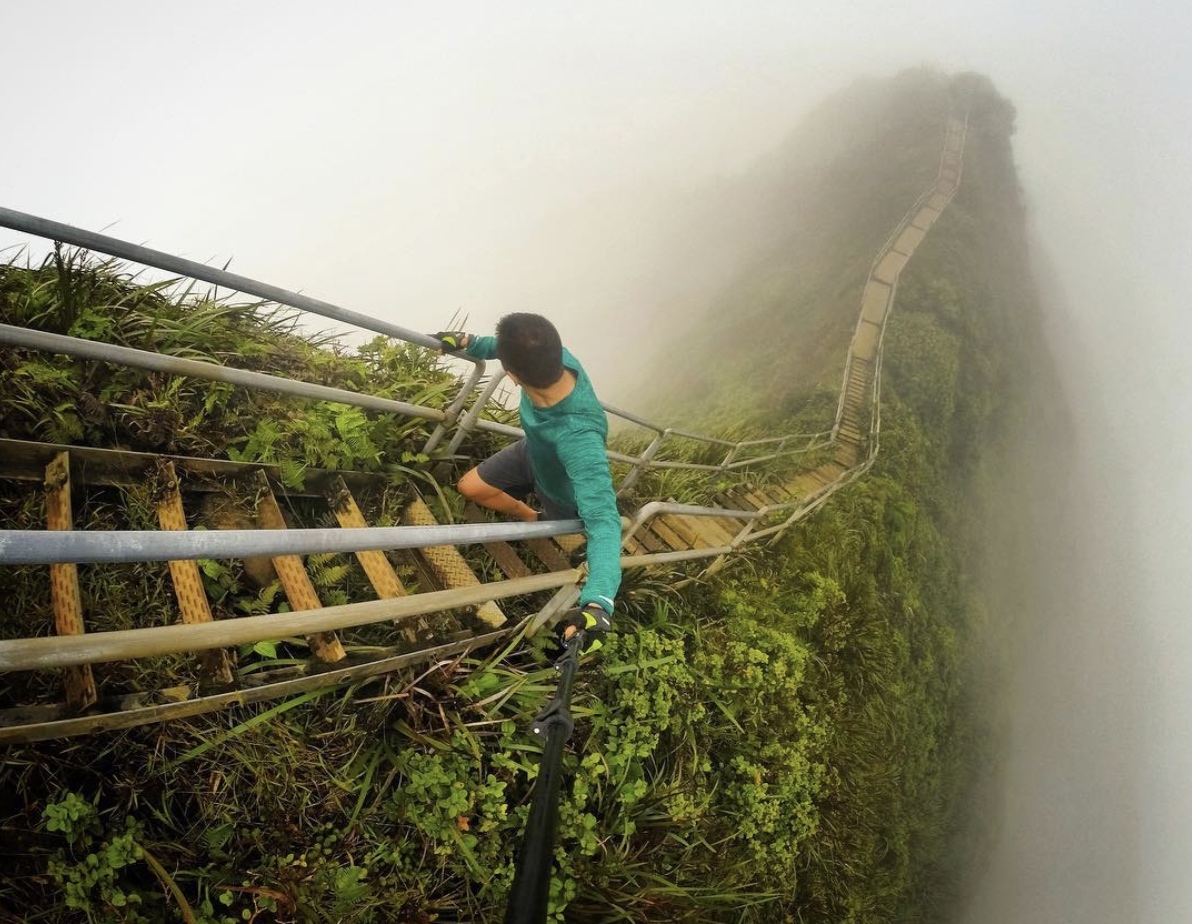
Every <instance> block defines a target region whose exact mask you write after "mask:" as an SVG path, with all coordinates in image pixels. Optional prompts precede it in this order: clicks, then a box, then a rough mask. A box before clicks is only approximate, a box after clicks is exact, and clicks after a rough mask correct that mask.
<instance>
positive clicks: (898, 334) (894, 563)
mask: <svg viewBox="0 0 1192 924" xmlns="http://www.w3.org/2000/svg"><path fill="white" fill-rule="evenodd" d="M949 107H951V109H952V110H953V111H959V112H961V113H967V115H968V122H969V131H968V136H967V143H966V149H965V161H964V180H963V183H962V187H961V190H960V192H959V194H958V195H957V197H956V198H955V199H954V200H953V202H952V204H951V205H950V206H949V208H948V209H947V211H946V212H945V213H944V216H943V217H942V218H941V219H940V220H939V222H938V223H937V224H936V225H935V227H934V228H933V229H932V231H931V233H930V234H929V235H928V237H927V239H926V240H925V242H924V243H923V244H922V245H920V247H919V249H918V250H917V251H916V253H915V256H914V258H913V259H912V261H911V262H910V264H909V265H908V267H907V268H906V270H904V272H903V275H902V278H901V281H900V283H899V289H898V293H897V298H896V301H895V305H894V309H893V311H894V313H893V316H892V320H891V321H890V325H889V328H888V331H887V335H886V346H885V378H884V382H883V393H882V394H883V407H882V448H881V452H880V454H879V456H878V460H877V463H876V465H875V466H874V468H873V469H872V471H871V472H870V475H869V476H868V477H867V478H866V479H864V480H863V481H861V482H859V483H857V484H856V485H854V486H852V487H850V488H849V489H848V490H847V491H846V492H843V493H842V494H841V495H838V496H837V497H836V498H834V499H833V501H832V502H831V503H830V504H829V505H828V506H827V507H825V508H824V509H823V510H822V511H821V512H820V513H819V514H818V515H817V516H816V517H815V518H813V519H812V520H810V521H807V522H806V523H805V524H802V525H801V526H800V528H799V529H798V530H795V531H794V532H793V533H792V535H791V536H790V538H789V539H788V540H787V541H786V543H785V544H784V545H783V547H782V548H781V549H780V554H779V555H778V556H776V557H775V558H774V560H772V561H767V562H765V563H763V564H761V565H759V568H760V569H762V580H760V581H758V582H756V584H755V585H754V586H753V587H752V588H750V586H749V584H750V582H748V581H741V580H740V579H739V578H738V579H737V581H736V583H735V584H732V582H733V578H732V577H731V575H730V578H729V582H730V584H732V586H733V592H734V593H736V594H744V595H745V597H746V598H747V599H748V601H749V606H748V607H745V608H744V609H745V610H746V611H751V612H755V613H766V614H770V615H769V616H768V618H770V619H772V620H775V621H778V622H779V624H781V625H785V626H786V627H787V629H788V631H790V633H791V634H792V635H793V636H794V637H795V638H797V639H798V641H799V643H800V644H802V645H804V646H806V649H807V651H808V654H809V662H808V663H809V664H810V665H812V666H811V667H810V668H809V670H808V677H807V679H806V684H805V686H804V688H803V690H802V694H801V695H802V696H803V697H804V698H805V699H804V700H803V702H804V703H805V704H810V705H808V707H807V708H808V709H809V711H810V714H811V715H812V716H813V719H814V722H815V727H816V728H817V729H818V731H819V733H820V734H822V735H823V738H822V744H821V746H819V747H817V748H815V749H814V750H813V753H812V754H811V758H810V759H811V761H812V764H813V765H815V766H819V767H821V768H822V769H823V775H822V777H821V778H820V780H819V782H817V784H816V797H815V799H814V806H815V812H816V813H817V816H816V823H815V829H814V830H815V833H813V834H810V835H809V836H807V837H806V839H805V840H804V841H803V843H802V844H801V850H800V855H799V856H800V860H799V863H798V876H797V877H796V879H797V885H796V886H795V887H794V888H793V889H792V890H790V891H788V892H785V893H784V896H783V903H784V904H785V906H786V907H787V909H788V912H789V913H790V914H797V915H798V916H799V917H800V919H802V920H811V921H839V920H855V921H890V920H896V921H908V922H909V921H916V922H920V921H929V920H948V919H950V918H951V917H952V916H954V915H955V913H956V912H957V909H958V907H959V906H960V903H961V901H962V896H963V895H964V892H965V881H966V878H967V877H968V875H969V871H970V870H971V869H972V868H973V867H974V865H979V864H980V863H981V862H982V858H983V857H986V856H987V855H988V852H989V848H988V844H989V843H990V840H991V835H990V830H991V828H990V824H991V821H990V819H992V818H993V817H995V816H996V811H994V808H995V803H996V798H997V795H996V794H997V792H998V789H997V787H996V786H994V785H990V781H991V780H992V779H993V778H994V777H995V776H996V774H993V773H991V770H990V767H991V766H994V765H996V762H997V759H998V757H997V753H998V752H997V746H996V745H997V743H998V741H999V736H1000V735H1001V734H1002V732H1001V730H1000V729H1001V726H999V725H998V721H997V719H996V718H995V713H994V711H993V710H992V707H991V703H992V702H994V701H995V700H996V698H997V697H998V696H999V695H1000V691H1001V689H1002V682H1001V679H1000V678H1001V672H1002V670H1003V666H1004V662H1001V661H998V660H997V659H990V658H989V657H987V652H988V648H989V646H990V645H992V644H996V643H998V641H999V639H1000V638H1001V635H1002V629H1003V623H1004V621H1005V620H1006V619H1007V618H1008V614H1009V613H1011V612H1012V611H1013V608H1014V606H1015V605H1016V602H1017V603H1022V602H1023V601H1024V600H1025V599H1026V598H1027V597H1029V595H1030V593H1031V591H1030V588H1029V587H1027V586H1026V585H1024V586H1023V587H1022V588H1021V589H1016V588H1013V587H1011V588H1006V587H1002V586H997V585H996V581H998V580H1001V579H1003V578H1005V577H1006V576H1007V575H1008V574H1012V573H1013V572H1012V571H1007V570H1006V569H1007V564H1008V563H1010V562H1012V561H1013V560H1015V559H1018V560H1019V561H1021V559H1023V558H1024V557H1025V556H1027V555H1029V550H1030V540H1029V535H1030V533H1029V529H1030V526H1029V524H1030V519H1031V514H1030V508H1029V502H1028V499H1027V498H1028V492H1025V491H1024V492H1023V493H1022V495H1021V496H1017V495H1014V494H1013V493H1008V492H1014V491H1015V486H1014V485H1013V483H1011V482H1010V481H1008V479H1007V478H1006V472H1007V471H1009V470H1011V469H1010V467H1009V460H1010V459H1015V458H1018V455H1017V454H1019V453H1020V450H1021V440H1022V438H1023V437H1022V434H1023V432H1024V430H1023V427H1022V425H1023V422H1024V421H1036V422H1037V421H1039V420H1046V421H1047V426H1048V428H1049V431H1050V432H1051V433H1052V434H1053V436H1054V437H1055V438H1056V439H1057V440H1060V441H1062V440H1063V438H1064V434H1065V433H1067V432H1069V430H1070V428H1069V424H1068V420H1067V416H1066V413H1065V409H1064V402H1063V398H1062V395H1060V394H1059V392H1058V387H1057V385H1056V379H1055V375H1054V370H1053V367H1052V363H1051V360H1050V358H1049V356H1048V354H1047V352H1046V348H1045V346H1044V344H1043V338H1042V325H1041V315H1040V310H1039V303H1038V297H1037V295H1036V292H1035V288H1034V284H1033V281H1032V273H1031V266H1030V260H1029V249H1028V246H1027V236H1026V229H1025V215H1024V208H1023V201H1022V196H1021V192H1020V189H1019V186H1018V180H1017V175H1016V171H1015V168H1014V163H1013V157H1012V148H1011V136H1012V132H1013V123H1014V111H1013V108H1012V106H1011V105H1010V104H1009V103H1008V102H1007V101H1006V100H1004V99H1003V98H1001V97H1000V96H999V95H998V94H997V93H996V91H995V90H994V88H993V87H992V85H991V84H990V83H989V81H988V80H987V79H985V78H983V77H980V76H977V75H962V76H958V77H951V78H948V77H943V76H941V75H935V74H923V73H922V72H915V73H913V74H911V75H906V76H904V77H902V78H899V79H896V80H893V81H890V82H888V83H884V84H880V85H875V84H861V85H858V87H855V88H853V89H851V90H850V91H847V92H846V93H844V94H842V95H841V96H840V97H839V98H838V99H836V100H834V101H832V102H831V103H830V104H826V105H825V107H824V109H822V110H821V111H820V112H819V113H818V114H817V116H816V119H815V120H813V121H812V122H810V123H808V126H806V127H805V129H804V132H805V133H806V137H808V138H814V139H816V140H818V141H820V142H822V146H821V148H820V149H819V152H818V153H819V155H820V157H819V159H817V158H815V157H810V156H809V157H808V165H807V166H806V168H805V169H803V168H800V169H799V170H796V171H795V172H794V173H793V174H791V176H794V177H796V179H791V178H790V177H789V176H788V177H787V178H786V180H785V182H787V183H789V184H790V186H789V187H788V188H789V189H790V190H791V197H792V198H794V197H796V196H797V195H798V192H799V190H800V189H802V188H803V187H801V186H800V185H798V184H802V183H804V182H811V183H814V184H817V185H816V188H815V190H814V192H809V193H807V195H806V196H805V201H806V202H807V203H809V210H810V211H809V213H808V214H810V215H811V216H812V217H813V218H814V219H815V220H814V221H812V222H811V224H810V225H809V226H808V227H806V228H801V229H792V234H791V236H790V237H789V238H788V243H790V245H791V247H792V252H791V253H790V254H786V255H772V256H771V257H770V258H768V259H767V260H762V261H759V263H758V264H757V266H756V267H755V268H754V270H753V271H751V272H750V273H749V274H745V275H743V276H742V278H741V280H740V282H739V284H738V285H737V286H735V287H734V288H733V290H732V291H730V292H728V293H725V295H724V297H723V300H722V302H721V305H722V310H723V312H724V313H725V316H727V317H729V318H732V319H734V320H733V323H734V324H736V325H738V327H737V329H736V332H735V333H729V332H728V331H727V329H726V328H725V327H724V326H723V325H721V324H718V323H717V317H716V315H715V314H713V315H712V316H710V317H709V318H708V319H707V320H706V322H705V327H704V328H702V329H699V330H696V331H695V332H694V333H693V334H692V335H691V338H692V339H691V341H690V343H691V350H692V352H694V353H696V354H697V355H703V356H705V357H707V358H706V360H705V364H706V366H707V367H708V368H711V367H712V366H713V365H714V366H715V375H714V376H713V381H714V383H715V384H716V385H717V386H719V387H720V389H721V390H720V391H718V392H716V393H715V394H714V395H713V396H712V397H711V398H709V397H708V395H709V390H707V389H705V390H703V391H701V392H700V396H701V398H704V399H705V400H706V401H708V406H714V407H715V408H716V414H718V415H720V416H719V419H720V420H721V422H724V421H725V419H726V415H732V417H733V419H736V417H737V416H739V415H740V414H741V413H746V412H747V410H748V409H756V408H758V407H765V408H766V410H767V412H768V413H770V414H771V415H772V419H773V417H775V416H777V417H781V414H777V415H775V412H776V411H779V410H789V411H792V412H795V413H803V414H807V413H808V410H807V409H808V408H809V407H810V408H811V409H812V410H811V412H812V413H814V412H815V409H816V406H817V400H818V403H819V404H823V405H826V404H828V403H829V402H826V401H823V400H822V396H823V395H824V394H827V395H829V396H832V397H834V390H835V389H836V388H838V384H837V382H838V376H839V371H840V363H841V361H842V359H843V355H844V350H845V348H846V346H847V341H848V337H849V336H850V334H851V332H852V327H853V325H854V324H855V321H856V316H857V311H858V310H859V301H860V299H859V295H860V288H861V284H862V283H863V282H864V278H865V273H866V271H867V270H868V266H869V261H870V260H871V259H872V254H873V252H874V251H875V250H876V248H877V247H878V246H879V245H880V243H881V241H882V240H883V239H884V238H885V235H886V234H888V233H889V229H890V228H891V227H892V226H893V225H894V223H895V222H896V220H897V217H898V216H899V215H900V214H901V212H902V211H904V210H905V209H906V208H907V206H909V204H910V202H912V201H914V198H915V197H916V196H917V194H918V192H919V191H920V190H921V189H922V187H923V186H924V185H925V184H926V182H927V179H926V178H925V177H924V176H923V175H922V174H923V172H924V171H928V170H933V169H934V163H935V160H934V159H935V158H936V157H938V150H939V142H940V134H939V131H940V130H942V129H938V130H937V128H938V126H942V122H943V115H944V114H946V112H947V111H948V110H949ZM933 120H935V121H933ZM849 140H851V142H852V146H851V147H850V146H849V145H848V143H847V142H848V141H849ZM784 156H785V155H784ZM791 156H795V155H794V154H792V155H791ZM780 160H781V159H780V158H777V156H776V160H775V163H778V162H780ZM866 169H868V170H870V171H872V174H871V175H870V176H869V178H868V179H867V180H865V181H862V180H861V179H860V178H859V172H860V171H863V170H866ZM800 170H802V172H801V173H800ZM771 176H772V177H773V175H771ZM774 188H778V187H774ZM773 198H778V196H776V195H775V196H774V197H773ZM813 225H814V226H818V227H819V228H820V229H821V230H822V236H817V235H816V234H815V230H814V227H812V226H813ZM800 235H802V237H800ZM783 332H789V335H790V338H791V339H787V338H786V337H784V334H783ZM791 340H797V341H798V343H797V345H793V344H792V342H791ZM713 344H714V345H713ZM700 350H704V351H705V352H704V353H703V354H700V353H699V351H700ZM778 356H781V357H782V358H783V360H784V361H783V362H772V361H773V360H774V358H775V357H778ZM712 357H715V359H714V360H713V358H712ZM817 382H818V383H819V385H820V389H821V391H820V392H819V393H818V395H817V393H816V391H815V386H816V384H817ZM775 396H778V397H777V399H776V397H775ZM713 416H714V415H713ZM773 426H780V424H773ZM1013 470H1014V471H1022V470H1023V469H1022V467H1021V466H1018V467H1016V468H1014V469H1013ZM1010 523H1013V525H1007V524H1010ZM1036 577H1037V575H1036ZM811 588H816V589H817V590H818V591H823V589H824V588H828V589H829V590H830V591H832V593H835V592H839V594H840V596H839V597H834V596H832V594H831V593H830V594H829V596H828V599H830V600H832V601H834V602H833V603H832V604H831V605H829V606H826V607H821V608H820V609H819V610H818V611H817V615H816V617H815V618H814V619H812V620H810V621H809V622H806V623H805V624H802V625H790V624H789V620H787V621H786V622H782V620H783V617H782V616H781V615H780V614H781V613H782V611H783V610H784V609H785V610H790V609H792V608H793V609H795V610H799V609H800V607H801V606H803V604H804V603H806V601H807V599H809V598H808V594H810V593H811ZM995 589H996V591H997V592H996V593H995V592H994V591H995ZM741 609H742V608H741V607H740V606H736V610H738V611H740V610H741ZM804 611H806V608H804ZM975 800H976V801H981V802H982V804H984V805H985V806H986V807H987V808H988V809H989V810H988V811H985V812H977V813H976V814H975V815H974V813H973V812H971V811H970V809H971V807H972V804H973V802H974V801H975ZM768 884H769V885H771V886H773V885H774V883H768Z"/></svg>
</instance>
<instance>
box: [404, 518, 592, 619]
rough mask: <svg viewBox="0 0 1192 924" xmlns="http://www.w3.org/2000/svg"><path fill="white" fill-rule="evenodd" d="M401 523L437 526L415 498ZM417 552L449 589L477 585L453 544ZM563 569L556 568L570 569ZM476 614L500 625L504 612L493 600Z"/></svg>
mask: <svg viewBox="0 0 1192 924" xmlns="http://www.w3.org/2000/svg"><path fill="white" fill-rule="evenodd" d="M402 522H403V523H405V524H406V525H407V526H437V525H438V521H437V520H435V518H434V515H433V514H432V513H431V512H430V508H429V507H427V506H426V501H424V500H423V499H422V498H421V497H415V498H414V500H412V501H411V502H410V503H409V504H408V505H407V506H406V509H405V510H404V511H402ZM419 555H420V556H421V557H422V558H423V559H424V560H425V561H426V562H427V564H429V565H430V567H431V570H432V571H434V572H435V574H436V575H438V578H439V580H441V581H442V582H443V583H444V584H445V585H446V586H447V588H448V589H452V590H453V589H455V588H458V587H479V586H480V580H479V579H478V578H477V577H476V575H475V573H473V571H472V569H471V567H470V566H469V565H468V563H467V562H466V561H464V557H463V556H462V555H460V554H459V549H457V548H456V547H455V546H453V545H433V546H428V547H427V548H424V549H419ZM569 568H570V565H568V567H566V568H561V569H557V570H562V571H566V570H569ZM475 612H476V617H477V618H478V619H479V620H480V621H481V622H483V623H484V624H485V625H487V626H494V627H495V626H500V625H502V624H504V622H505V613H504V612H503V611H502V610H501V608H500V607H499V606H497V604H496V603H495V602H493V601H492V600H489V601H487V602H485V603H481V604H480V605H479V606H477V607H476V608H475Z"/></svg>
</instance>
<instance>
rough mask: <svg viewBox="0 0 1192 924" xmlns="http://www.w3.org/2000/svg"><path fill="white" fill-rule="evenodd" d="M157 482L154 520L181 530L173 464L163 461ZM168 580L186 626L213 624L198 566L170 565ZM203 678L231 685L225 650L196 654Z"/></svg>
mask: <svg viewBox="0 0 1192 924" xmlns="http://www.w3.org/2000/svg"><path fill="white" fill-rule="evenodd" d="M158 476H159V478H160V480H161V485H160V489H161V494H160V495H159V497H158V501H157V521H158V523H160V524H161V528H162V529H169V530H185V529H188V528H189V527H188V526H187V525H186V511H185V510H184V509H183V507H182V495H181V493H179V491H178V475H177V473H176V472H175V471H174V463H173V462H163V463H162V464H161V466H160V467H159V468H158ZM170 577H171V578H172V579H173V582H174V594H175V596H176V597H177V598H178V608H179V610H180V611H181V614H182V621H183V622H184V623H188V624H194V623H202V622H213V621H214V620H213V618H212V616H211V605H210V604H209V603H208V602H207V592H206V591H205V590H204V589H203V578H202V576H201V575H200V574H199V565H198V563H197V562H194V561H172V562H170ZM198 658H199V664H200V665H201V669H202V673H203V677H204V678H205V679H207V680H209V681H210V682H212V683H219V684H229V683H231V682H232V666H233V656H232V653H231V652H230V651H228V650H227V649H219V648H214V649H209V650H207V651H201V652H199V654H198Z"/></svg>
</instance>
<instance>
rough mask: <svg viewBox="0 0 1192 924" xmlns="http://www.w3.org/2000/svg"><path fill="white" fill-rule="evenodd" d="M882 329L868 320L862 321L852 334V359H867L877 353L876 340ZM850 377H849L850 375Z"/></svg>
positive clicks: (879, 337) (879, 336)
mask: <svg viewBox="0 0 1192 924" xmlns="http://www.w3.org/2000/svg"><path fill="white" fill-rule="evenodd" d="M881 334H882V329H881V328H880V327H879V326H878V325H876V324H871V323H870V322H869V321H862V322H861V324H860V326H859V327H858V328H857V332H856V333H855V334H853V359H854V362H855V361H856V360H857V359H868V358H870V357H872V356H876V355H877V344H878V340H880V339H881ZM850 378H851V377H850Z"/></svg>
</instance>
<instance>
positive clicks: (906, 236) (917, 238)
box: [894, 225, 927, 257]
mask: <svg viewBox="0 0 1192 924" xmlns="http://www.w3.org/2000/svg"><path fill="white" fill-rule="evenodd" d="M926 233H927V232H926V231H924V230H923V229H922V228H916V227H914V226H913V225H911V226H910V227H907V228H904V229H903V230H902V233H901V234H900V235H898V240H897V241H895V242H894V249H895V250H897V251H898V252H899V253H904V254H906V255H907V256H908V257H909V256H911V255H912V254H913V253H914V252H915V248H916V247H918V246H919V245H920V244H921V243H923V236H924V235H925V234H926Z"/></svg>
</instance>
